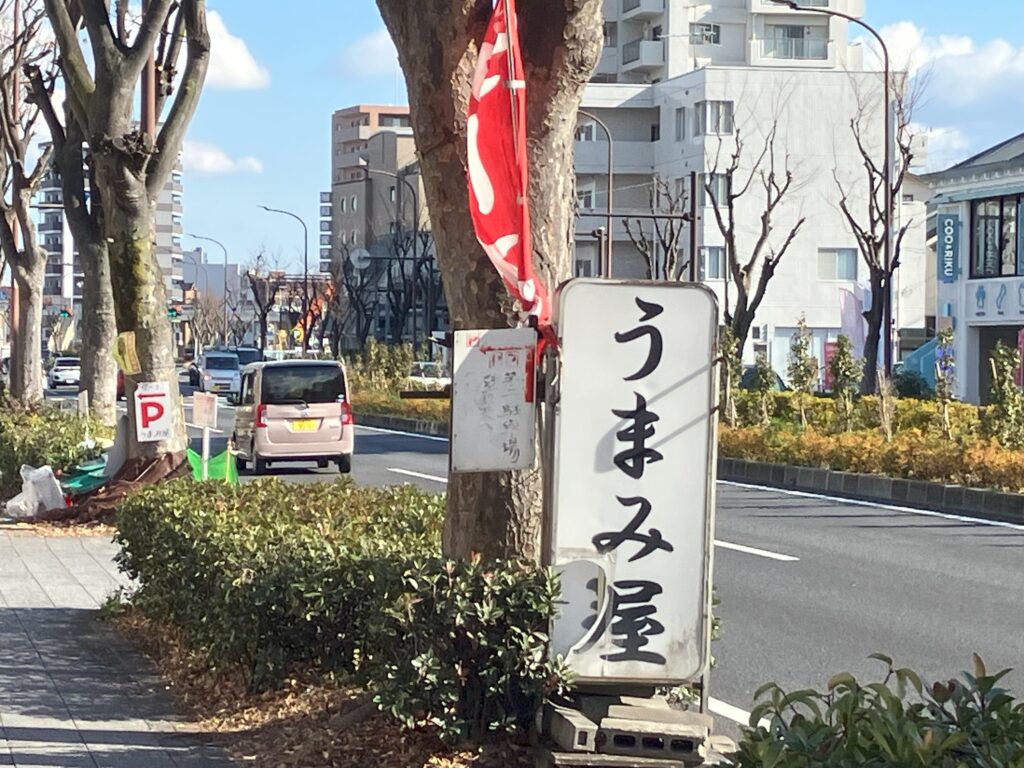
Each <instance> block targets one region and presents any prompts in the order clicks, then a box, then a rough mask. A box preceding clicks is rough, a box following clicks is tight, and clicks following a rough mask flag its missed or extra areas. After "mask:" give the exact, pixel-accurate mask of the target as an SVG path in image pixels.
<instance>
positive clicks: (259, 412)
mask: <svg viewBox="0 0 1024 768" xmlns="http://www.w3.org/2000/svg"><path fill="white" fill-rule="evenodd" d="M266 412H267V406H265V405H264V404H263V403H260V404H259V405H257V406H256V428H257V429H259V428H260V427H266V426H267V422H266V421H264V419H263V415H264V414H265V413H266Z"/></svg>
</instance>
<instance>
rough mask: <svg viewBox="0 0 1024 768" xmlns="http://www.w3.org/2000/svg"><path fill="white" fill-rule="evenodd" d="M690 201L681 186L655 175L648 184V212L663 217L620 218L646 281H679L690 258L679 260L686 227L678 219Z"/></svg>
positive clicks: (686, 209)
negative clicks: (647, 218) (649, 210)
mask: <svg viewBox="0 0 1024 768" xmlns="http://www.w3.org/2000/svg"><path fill="white" fill-rule="evenodd" d="M689 204H690V200H689V195H687V194H686V190H685V188H684V187H682V186H679V187H676V188H675V189H673V187H672V185H671V184H670V183H669V182H668V181H667V180H666V179H663V178H661V177H660V176H655V177H654V179H653V180H652V181H651V187H650V207H651V213H652V214H655V215H660V216H664V218H656V219H652V220H650V221H644V220H642V219H628V218H627V219H623V220H622V223H623V225H624V226H625V227H626V234H628V235H629V239H630V240H632V241H633V246H634V247H635V248H636V249H637V251H638V252H639V253H640V256H641V257H643V260H644V265H645V272H646V277H647V279H648V280H680V279H682V277H683V276H684V275H685V274H686V272H687V270H688V269H689V267H690V260H689V259H687V260H686V261H682V256H683V254H681V253H680V249H681V247H682V244H683V235H684V234H685V233H686V231H687V229H686V226H685V222H684V220H683V219H681V218H679V217H680V216H683V215H684V214H686V213H687V211H688V206H689ZM691 226H692V224H691ZM691 258H692V256H691Z"/></svg>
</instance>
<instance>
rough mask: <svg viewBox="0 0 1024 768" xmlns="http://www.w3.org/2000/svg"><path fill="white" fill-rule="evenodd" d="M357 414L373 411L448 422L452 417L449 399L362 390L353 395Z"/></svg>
mask: <svg viewBox="0 0 1024 768" xmlns="http://www.w3.org/2000/svg"><path fill="white" fill-rule="evenodd" d="M353 405H354V407H355V409H356V414H357V415H358V414H360V413H373V414H379V415H382V416H400V417H402V418H406V419H417V420H419V421H437V422H441V423H443V424H447V423H448V422H449V419H450V417H451V412H450V409H451V402H450V401H449V400H418V399H417V400H403V399H402V398H400V397H398V396H397V395H394V394H391V393H389V392H380V391H375V390H360V391H358V392H357V393H356V394H355V395H354V396H353Z"/></svg>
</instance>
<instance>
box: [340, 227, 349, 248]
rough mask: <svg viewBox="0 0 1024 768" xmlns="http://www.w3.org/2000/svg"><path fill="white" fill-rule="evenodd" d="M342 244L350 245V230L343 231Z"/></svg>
mask: <svg viewBox="0 0 1024 768" xmlns="http://www.w3.org/2000/svg"><path fill="white" fill-rule="evenodd" d="M341 244H342V245H348V232H346V231H345V230H342V231H341Z"/></svg>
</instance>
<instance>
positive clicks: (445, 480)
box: [388, 467, 448, 485]
mask: <svg viewBox="0 0 1024 768" xmlns="http://www.w3.org/2000/svg"><path fill="white" fill-rule="evenodd" d="M388 472H394V473H395V474H396V475H407V476H408V477H418V478H419V479H420V480H432V481H433V482H435V483H441V484H443V485H448V478H447V477H438V476H437V475H425V474H423V473H422V472H413V471H412V470H411V469H395V468H394V467H388Z"/></svg>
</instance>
